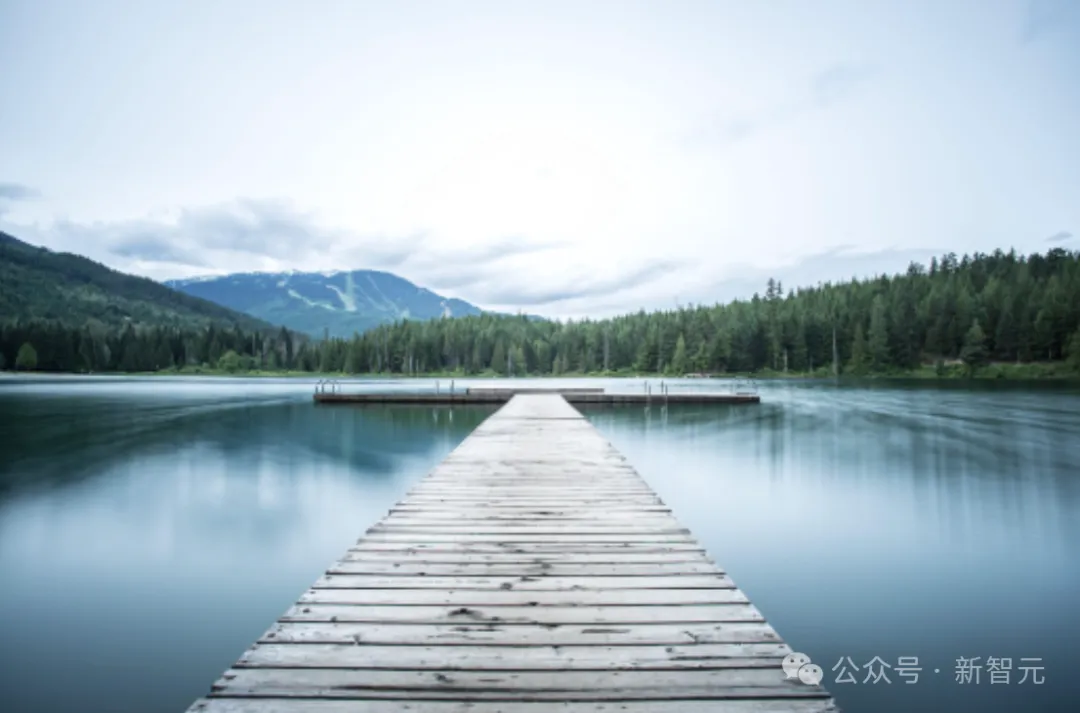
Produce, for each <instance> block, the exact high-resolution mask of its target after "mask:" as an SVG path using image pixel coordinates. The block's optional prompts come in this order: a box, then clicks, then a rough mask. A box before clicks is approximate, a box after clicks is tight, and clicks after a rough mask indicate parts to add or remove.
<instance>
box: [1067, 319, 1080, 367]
mask: <svg viewBox="0 0 1080 713" xmlns="http://www.w3.org/2000/svg"><path fill="white" fill-rule="evenodd" d="M1069 366H1071V367H1072V368H1073V369H1074V370H1075V371H1080V327H1078V328H1077V330H1076V331H1075V332H1073V335H1072V338H1071V339H1069Z"/></svg>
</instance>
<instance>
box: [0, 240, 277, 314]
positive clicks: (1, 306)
mask: <svg viewBox="0 0 1080 713" xmlns="http://www.w3.org/2000/svg"><path fill="white" fill-rule="evenodd" d="M15 320H20V321H24V322H25V321H30V320H49V321H53V322H60V323H63V324H66V325H69V326H78V327H81V326H82V325H84V324H88V323H90V324H93V323H99V324H102V325H107V326H114V327H115V326H122V325H124V324H136V325H144V326H156V327H159V326H175V327H197V326H205V325H209V324H215V325H219V326H223V327H225V326H228V327H241V328H244V329H248V330H252V329H257V330H262V329H270V328H272V325H270V324H267V323H266V322H263V321H261V320H259V319H256V318H254V317H251V316H249V315H246V314H241V313H240V312H236V311H233V310H231V309H227V308H225V307H222V306H221V305H217V304H214V303H213V302H208V301H206V300H203V299H199V298H198V297H193V296H191V295H187V294H184V293H183V292H179V291H177V290H174V289H171V288H169V287H166V286H165V285H162V284H160V283H158V282H155V281H153V280H149V279H147V278H145V277H135V276H134V275H127V274H125V273H122V272H117V271H116V270H113V269H110V268H108V267H105V266H104V265H102V264H100V263H97V262H94V261H93V260H90V259H89V258H85V257H82V256H80V255H73V254H71V253H57V252H53V251H52V250H49V249H47V248H39V247H36V246H34V245H30V244H29V243H24V242H23V241H21V240H19V239H17V238H15V237H14V236H11V235H8V234H7V233H4V232H0V322H13V321H15Z"/></svg>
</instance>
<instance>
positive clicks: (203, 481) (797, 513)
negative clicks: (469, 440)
mask: <svg viewBox="0 0 1080 713" xmlns="http://www.w3.org/2000/svg"><path fill="white" fill-rule="evenodd" d="M462 383H463V382H460V381H459V382H458V384H459V385H461V384H462ZM491 383H492V382H490V381H487V382H485V384H488V385H491ZM537 383H538V380H530V382H529V384H530V385H537ZM543 383H544V384H545V385H558V384H560V383H565V382H559V381H555V380H550V381H545V382H543ZM574 383H575V384H577V385H601V386H609V387H614V388H620V389H623V390H625V389H629V388H634V389H638V388H641V383H642V382H640V381H637V382H631V383H627V382H617V381H611V382H605V381H603V380H580V381H577V382H574ZM445 384H446V382H445V381H444V382H443V385H444V387H445ZM704 384H705V382H697V383H694V382H688V385H685V384H676V385H675V387H674V388H690V387H692V388H702V387H703V385H704ZM393 386H394V384H392V383H390V382H385V381H384V382H377V384H376V385H375V387H377V388H391V387H393ZM406 387H407V388H424V387H426V384H424V383H422V382H416V381H413V382H409V383H408V384H406ZM346 388H348V387H346ZM353 388H359V387H358V386H354V387H353ZM365 388H371V386H370V385H365ZM760 388H761V394H762V400H763V403H762V404H761V405H759V406H706V407H700V406H695V407H683V408H674V407H672V408H671V409H670V410H663V409H660V408H658V407H656V406H654V407H653V408H651V409H649V410H648V411H646V410H645V409H644V408H637V407H635V408H620V409H612V410H590V411H588V412H587V415H588V416H589V418H590V419H591V420H592V422H593V423H594V424H595V425H596V426H597V427H598V428H599V429H600V431H601V433H603V434H604V435H605V436H606V437H607V438H608V439H610V440H611V442H612V443H613V444H614V445H615V446H616V447H617V448H619V449H620V450H621V451H622V452H623V453H624V454H625V455H626V456H627V457H628V458H629V459H630V461H631V462H632V463H633V464H634V465H636V466H637V468H638V470H639V471H640V472H641V473H642V475H643V476H644V477H645V479H646V480H647V481H648V482H649V483H650V484H651V485H652V486H653V488H654V489H655V490H656V491H657V492H658V493H659V494H660V495H661V497H663V498H664V500H665V502H667V503H668V504H669V505H670V506H671V507H672V508H673V509H674V512H675V515H676V516H677V517H678V518H679V519H680V520H681V521H682V522H683V523H684V524H685V525H686V526H687V527H689V528H691V529H692V530H693V532H694V534H695V535H696V536H697V537H698V538H699V539H700V540H701V541H702V543H703V544H704V546H705V547H706V548H707V549H708V550H709V551H710V554H711V555H712V556H713V557H714V558H715V559H716V560H717V562H718V563H719V564H720V565H721V566H723V567H724V568H725V569H726V570H727V571H728V572H729V573H730V574H731V576H732V578H733V579H734V580H735V583H736V584H737V585H738V586H739V587H741V588H742V589H743V591H745V592H746V594H747V595H748V596H749V597H750V599H751V600H752V601H753V602H754V603H755V604H756V605H757V606H758V608H759V609H761V610H762V612H763V613H764V614H765V616H766V617H767V618H768V620H769V621H770V623H771V624H772V625H773V626H774V627H776V629H777V630H778V631H779V633H780V635H781V636H782V637H784V639H786V640H787V641H788V643H790V644H791V645H792V646H793V647H794V648H795V649H796V650H800V651H803V652H804V653H806V654H808V655H809V656H810V658H811V659H812V660H813V661H814V662H816V663H819V664H820V665H821V666H822V668H823V669H824V670H825V674H826V677H825V681H824V684H825V685H826V686H827V687H828V688H829V690H830V691H831V692H832V693H833V694H834V695H835V696H836V699H837V702H838V704H839V705H840V706H841V708H842V709H843V710H845V711H847V712H848V713H862V712H867V713H871V712H873V713H910V711H913V710H927V711H939V710H940V711H979V712H980V713H995V712H998V711H1001V712H1005V711H1008V712H1010V713H1011V712H1013V711H1017V712H1022V713H1035V712H1037V711H1075V710H1078V704H1077V701H1078V700H1080V684H1078V681H1080V676H1078V675H1077V674H1078V672H1077V670H1076V666H1077V663H1076V662H1077V660H1078V656H1077V655H1076V653H1075V652H1076V650H1077V647H1080V602H1078V598H1080V466H1078V464H1080V393H1078V392H1077V391H1076V390H1073V389H1068V388H1066V387H1064V386H1061V385H1056V386H1055V385H1046V386H1040V387H1038V388H1036V387H1032V386H1023V385H1016V384H986V385H980V386H979V387H978V388H973V387H970V386H967V385H962V384H955V383H949V384H944V385H940V384H925V383H924V384H910V385H903V384H895V383H889V384H883V383H877V384H867V385H861V386H860V385H836V384H833V383H786V382H772V383H764V384H760ZM311 393H312V382H310V381H299V380H239V379H237V380H231V379H202V380H197V379H165V378H145V379H122V378H116V379H112V378H64V379H40V380H29V379H16V378H10V377H8V378H2V379H0V582H2V586H0V632H2V636H0V707H2V708H3V709H4V710H8V711H14V712H16V713H31V712H32V713H70V712H71V711H76V710H77V711H80V712H81V713H106V712H109V713H124V712H127V711H139V712H140V713H158V712H160V713H182V712H183V711H184V710H185V709H186V708H187V707H188V706H189V705H190V704H191V703H192V702H193V701H194V699H195V698H197V697H198V696H200V695H203V694H204V693H206V692H207V691H208V690H209V687H210V684H211V683H212V682H213V681H214V680H215V679H216V678H217V677H218V676H219V674H221V672H222V671H224V670H225V669H226V668H227V667H228V666H230V665H231V664H232V663H233V662H234V661H235V660H236V659H237V657H238V656H239V655H240V654H241V653H242V652H243V650H244V649H245V648H247V646H248V645H249V644H251V643H252V642H253V641H254V640H255V639H256V638H257V637H258V636H259V635H260V634H262V633H263V632H264V631H265V630H266V629H267V628H268V627H269V626H270V624H271V623H272V622H273V621H274V620H275V619H276V618H277V617H278V616H279V615H281V613H282V612H284V610H285V609H286V608H288V607H289V605H291V604H292V603H293V602H294V601H295V600H296V598H297V596H298V595H299V594H300V593H301V592H303V591H304V590H305V589H306V588H307V587H308V585H309V584H310V583H311V582H312V581H314V580H315V579H316V578H317V577H318V576H319V575H320V574H322V572H323V571H324V570H325V569H326V567H327V565H328V564H330V563H331V562H333V561H334V560H336V559H337V558H338V557H339V556H340V555H341V554H342V553H343V551H344V550H345V549H346V548H347V547H348V546H349V545H350V544H351V543H352V542H354V541H355V540H356V538H357V537H358V536H359V535H360V534H362V533H363V532H364V530H366V529H367V527H368V526H370V525H371V524H373V523H374V522H375V521H376V520H377V519H379V518H380V517H382V516H383V515H384V514H385V513H386V510H387V509H388V508H389V507H390V506H391V505H393V503H394V502H396V501H397V500H398V499H400V498H401V497H402V496H403V495H404V493H405V491H406V490H407V489H408V488H409V487H410V486H411V485H412V484H413V483H415V482H416V481H417V480H419V479H420V478H421V477H423V476H424V475H425V474H426V473H427V471H428V470H430V469H431V468H432V467H433V466H434V465H435V464H436V463H438V462H439V461H440V460H441V459H442V458H443V457H445V456H446V454H447V453H448V452H449V451H450V450H451V449H452V448H453V447H454V446H456V445H457V444H458V443H459V442H460V441H461V440H462V439H464V438H465V437H466V436H467V435H468V433H469V432H470V431H471V430H472V429H473V428H474V427H475V426H476V425H477V424H479V423H480V422H481V421H482V420H483V419H484V418H485V417H486V415H488V414H489V413H491V411H492V409H481V408H476V409H462V408H455V409H453V411H450V410H446V409H431V408H423V407H378V406H375V407H363V408H358V407H316V406H314V405H313V404H312V402H311ZM874 657H879V658H880V660H881V661H884V662H885V663H886V664H888V665H889V666H891V667H892V668H890V669H885V673H886V675H887V676H888V678H889V679H890V680H891V683H886V682H885V680H884V679H883V680H880V681H878V682H876V683H873V682H864V681H865V679H866V677H867V669H865V668H863V667H864V666H866V665H867V664H868V663H870V662H871V660H872V659H874ZM901 657H905V658H912V659H914V658H917V661H918V663H917V664H914V665H913V666H912V668H919V669H921V671H919V672H918V674H917V676H918V677H917V681H915V682H914V683H907V682H906V681H910V680H911V679H912V678H913V676H914V672H912V673H909V674H908V675H907V677H906V678H905V677H901V676H900V675H898V674H897V672H896V671H895V667H896V666H897V664H898V661H899V659H900V658H901ZM991 657H992V658H994V659H1011V670H1010V671H1008V672H1004V667H1003V666H1002V667H1001V670H998V671H996V675H995V676H994V677H993V678H994V679H995V680H994V681H993V682H992V681H991V678H992V677H991V670H990V668H988V664H989V663H990V662H989V659H990V658H991ZM960 658H963V659H976V660H975V662H974V665H973V667H971V668H968V667H966V666H965V667H964V668H965V669H966V671H967V673H969V674H970V676H971V678H970V682H959V681H958V680H957V668H958V666H957V659H960ZM849 659H850V661H849ZM838 662H842V663H843V665H842V666H840V667H836V664H837V663H838ZM993 663H998V662H996V661H995V662H993ZM1002 663H1003V662H1002ZM852 664H854V666H855V667H857V668H858V669H859V670H858V671H854V672H851V673H853V678H854V680H855V682H854V683H842V682H838V681H837V679H838V678H840V677H844V678H847V676H845V675H844V674H845V669H846V670H847V671H848V672H850V669H851V668H852V666H851V665H852ZM834 667H836V668H835V669H834ZM974 667H981V668H978V669H977V671H978V676H979V679H978V682H976V681H975V675H976V669H975V668H974ZM1004 673H1008V674H1009V676H1008V678H1009V680H1008V682H1005V681H1003V680H1002V679H1003V678H1004V677H1005V676H1004ZM1021 679H1025V680H1021ZM1035 681H1041V683H1036V682H1035Z"/></svg>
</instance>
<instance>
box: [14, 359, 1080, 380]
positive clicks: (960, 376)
mask: <svg viewBox="0 0 1080 713" xmlns="http://www.w3.org/2000/svg"><path fill="white" fill-rule="evenodd" d="M87 376H92V377H113V378H123V377H131V376H139V377H181V378H190V377H202V378H205V377H213V378H231V379H313V380H338V381H348V380H365V381H378V380H383V381H403V380H430V379H462V380H487V381H496V380H499V379H625V380H641V379H649V380H656V379H673V380H680V381H701V382H703V383H709V382H718V381H723V382H729V381H735V380H738V379H753V380H762V381H821V380H826V379H828V380H831V379H834V378H835V379H840V380H843V381H902V380H907V381H912V380H918V381H948V382H958V381H965V380H966V381H979V382H986V381H1010V382H1022V381H1037V382H1080V371H1076V370H1073V369H1072V368H1071V367H1070V366H1069V365H1068V364H1066V363H1065V362H1032V363H1026V364H1016V363H995V364H990V365H988V366H985V367H982V368H981V369H979V370H977V371H976V372H975V373H974V374H969V373H967V370H966V369H965V367H963V365H958V364H952V365H948V366H945V367H943V368H941V367H935V366H933V365H923V366H922V367H920V368H918V369H912V370H908V371H897V372H885V373H865V374H852V373H847V374H840V375H839V376H837V377H834V376H833V375H832V374H831V373H829V371H828V370H821V369H819V370H816V371H814V372H786V373H785V372H773V371H763V372H758V373H754V374H740V373H725V374H716V375H710V376H690V375H682V376H677V375H673V374H660V373H625V372H602V371H600V372H587V373H586V372H570V373H564V374H558V375H556V374H520V375H519V374H515V375H513V376H506V375H504V374H497V373H494V372H486V373H480V374H466V373H462V372H428V373H424V374H388V373H366V374H345V373H334V372H331V373H323V372H307V371H268V370H259V369H256V370H249V371H240V370H237V371H226V370H223V369H204V368H184V369H164V370H161V371H145V372H93V373H86V372H59V371H56V372H54V371H0V380H19V379H22V378H32V377H39V378H40V377H56V378H78V377H87Z"/></svg>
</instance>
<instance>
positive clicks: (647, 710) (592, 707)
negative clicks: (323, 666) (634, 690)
mask: <svg viewBox="0 0 1080 713" xmlns="http://www.w3.org/2000/svg"><path fill="white" fill-rule="evenodd" d="M571 700H573V699H571ZM559 707H560V708H563V709H564V710H569V709H570V708H569V707H568V706H566V705H560V706H559ZM403 710H406V709H405V708H404V707H403V705H402V703H401V701H396V700H372V699H366V700H333V699H318V698H311V699H292V698H277V699H275V698H231V697H223V698H205V699H200V700H198V701H196V702H195V703H194V704H193V705H192V706H191V708H189V709H188V711H187V713H402V711H403ZM407 710H408V711H409V713H551V711H552V703H551V702H550V701H529V702H518V701H501V700H500V701H473V700H470V699H468V698H464V699H463V700H458V701H454V700H443V701H415V702H412V703H409V704H408V709H407ZM572 710H573V712H574V713H839V709H838V708H837V707H836V706H835V705H834V704H833V702H832V700H831V699H828V698H807V699H802V700H792V699H789V698H774V699H750V698H747V699H741V700H731V699H725V698H712V699H695V700H693V701H690V702H688V701H685V700H667V701H620V702H617V703H612V702H609V701H591V702H590V701H574V702H573V704H572Z"/></svg>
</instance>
